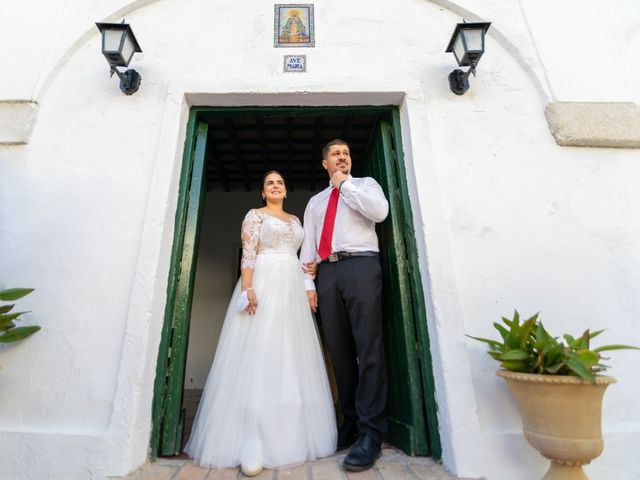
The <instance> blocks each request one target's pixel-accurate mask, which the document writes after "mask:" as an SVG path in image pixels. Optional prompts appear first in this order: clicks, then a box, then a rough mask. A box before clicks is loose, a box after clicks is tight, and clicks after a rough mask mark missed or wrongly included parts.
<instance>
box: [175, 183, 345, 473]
mask: <svg viewBox="0 0 640 480" xmlns="http://www.w3.org/2000/svg"><path fill="white" fill-rule="evenodd" d="M262 196H263V199H265V201H266V206H265V207H263V208H260V209H253V210H250V211H249V213H247V215H246V217H245V219H244V222H243V223H242V263H241V267H242V270H241V271H242V275H241V278H240V280H239V281H238V285H236V288H235V291H234V293H233V296H232V297H231V301H230V303H229V308H228V310H227V314H226V317H225V321H224V326H223V328H222V333H221V334H220V341H219V343H218V349H217V351H216V355H215V358H214V361H213V365H212V367H211V371H210V372H209V376H208V378H207V382H206V385H205V388H204V391H203V394H202V399H201V401H200V405H199V407H198V412H197V414H196V417H195V421H194V426H193V429H192V433H191V437H190V438H189V441H188V443H187V445H186V448H185V450H186V452H187V453H188V454H189V455H190V456H191V457H193V458H194V459H195V462H196V463H197V464H199V465H202V466H206V467H210V468H211V467H212V468H222V467H235V466H238V465H240V467H241V470H242V473H244V474H245V475H247V476H254V475H257V474H259V473H260V472H261V471H262V468H263V467H266V468H276V467H282V466H285V465H292V464H296V463H301V462H304V461H307V460H313V459H316V458H320V457H325V456H328V455H331V454H332V453H334V452H335V449H336V426H335V425H336V421H335V416H334V410H333V403H332V399H331V391H330V388H329V383H328V380H327V374H326V370H325V364H324V360H323V357H322V352H321V349H320V344H319V341H318V334H317V330H316V327H315V323H314V320H313V317H312V315H311V310H310V307H309V301H308V299H307V294H306V291H305V287H304V275H303V272H302V270H301V268H300V262H299V261H298V257H297V251H298V248H299V247H300V244H301V243H302V239H303V237H304V234H303V230H302V226H301V225H300V221H299V220H298V218H297V217H295V216H294V215H290V214H288V213H286V212H285V211H284V210H283V208H282V204H283V201H284V198H285V197H286V187H285V182H284V178H283V177H282V175H281V174H280V173H279V172H277V171H271V172H268V173H267V174H266V175H265V176H264V179H263V183H262Z"/></svg>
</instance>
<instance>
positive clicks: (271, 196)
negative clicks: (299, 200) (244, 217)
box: [262, 173, 287, 202]
mask: <svg viewBox="0 0 640 480" xmlns="http://www.w3.org/2000/svg"><path fill="white" fill-rule="evenodd" d="M262 194H263V195H264V196H265V199H266V200H267V201H271V202H282V201H283V200H284V197H285V196H286V195H287V187H286V186H285V184H284V178H282V176H281V175H280V174H278V173H270V174H269V175H267V176H266V178H265V179H264V183H263V184H262Z"/></svg>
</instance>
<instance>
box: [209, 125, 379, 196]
mask: <svg viewBox="0 0 640 480" xmlns="http://www.w3.org/2000/svg"><path fill="white" fill-rule="evenodd" d="M202 120H203V121H205V122H206V123H207V124H208V125H209V136H208V141H207V190H217V191H226V192H230V191H246V192H252V191H259V190H260V183H261V181H262V177H263V175H264V173H265V172H267V171H269V170H279V171H280V172H282V173H283V175H284V176H285V177H286V181H287V185H288V188H289V189H290V190H310V191H317V190H322V189H323V188H325V186H326V185H327V182H328V178H327V173H326V171H325V170H324V168H322V164H321V162H322V147H323V145H324V144H325V143H326V142H328V141H330V140H332V139H334V138H341V139H343V140H345V141H347V142H348V143H349V145H350V148H351V156H352V158H353V162H354V169H353V173H354V174H355V175H357V174H358V166H359V162H360V166H361V165H362V164H363V162H364V160H365V159H364V155H365V151H366V149H367V146H368V144H369V141H370V139H371V136H372V132H373V131H374V127H375V126H376V124H377V122H378V114H361V113H349V114H345V115H334V114H325V115H315V116H309V115H293V116H292V115H285V114H283V115H280V116H278V115H273V114H269V115H246V114H242V115H240V114H239V115H235V116H229V115H215V114H214V113H212V114H210V115H203V116H202Z"/></svg>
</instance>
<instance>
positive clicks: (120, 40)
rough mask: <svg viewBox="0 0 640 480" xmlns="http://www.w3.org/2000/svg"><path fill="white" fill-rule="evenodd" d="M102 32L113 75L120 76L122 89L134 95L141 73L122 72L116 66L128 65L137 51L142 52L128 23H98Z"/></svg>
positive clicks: (103, 45)
mask: <svg viewBox="0 0 640 480" xmlns="http://www.w3.org/2000/svg"><path fill="white" fill-rule="evenodd" d="M96 26H97V27H98V30H100V32H101V33H102V54H103V55H104V56H105V58H106V59H107V62H109V66H110V67H111V76H112V77H113V74H114V73H115V74H116V75H118V77H119V78H120V90H122V93H124V94H125V95H132V94H134V93H136V92H137V91H138V88H140V80H141V78H140V74H139V73H138V72H136V71H135V70H127V71H125V72H124V73H122V72H120V71H119V70H118V69H117V68H116V67H125V68H126V67H128V66H129V62H131V58H132V57H133V54H134V53H135V52H142V49H141V48H140V45H139V44H138V41H137V40H136V37H135V35H134V34H133V31H132V30H131V27H130V26H129V24H128V23H124V20H123V21H122V23H96Z"/></svg>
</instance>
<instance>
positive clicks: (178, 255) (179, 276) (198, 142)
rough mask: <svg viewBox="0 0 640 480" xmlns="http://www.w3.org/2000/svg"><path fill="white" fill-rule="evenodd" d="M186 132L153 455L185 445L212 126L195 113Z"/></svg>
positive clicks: (174, 451) (157, 388)
mask: <svg viewBox="0 0 640 480" xmlns="http://www.w3.org/2000/svg"><path fill="white" fill-rule="evenodd" d="M188 130H189V131H190V132H192V133H191V135H189V134H188V135H187V144H186V146H185V160H184V162H183V166H182V175H181V179H180V196H179V199H180V200H179V203H178V208H177V211H176V225H175V230H174V241H173V251H172V258H171V266H170V272H169V283H168V286H167V305H166V307H165V323H164V324H165V328H168V329H170V331H167V332H164V331H163V335H162V343H161V345H160V352H159V354H158V370H157V374H156V386H155V392H156V393H155V397H154V405H153V410H154V413H153V419H154V425H153V435H152V442H151V444H152V456H153V457H156V456H157V455H158V454H159V455H163V456H171V455H177V454H179V453H180V452H181V448H182V431H183V425H184V410H183V409H182V396H183V384H184V373H185V367H186V357H187V342H188V339H189V318H190V317H191V302H192V300H193V284H194V281H195V275H196V262H197V257H198V240H199V234H200V223H201V219H202V210H203V208H202V207H203V205H204V195H205V188H204V183H205V182H204V180H205V178H204V175H205V164H206V162H205V152H206V146H207V134H208V126H207V124H206V123H199V124H198V125H197V128H195V117H194V116H192V118H191V120H190V125H189V129H188ZM194 137H195V138H194ZM194 140H195V142H194Z"/></svg>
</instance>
